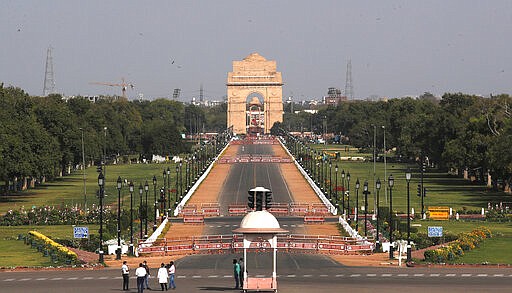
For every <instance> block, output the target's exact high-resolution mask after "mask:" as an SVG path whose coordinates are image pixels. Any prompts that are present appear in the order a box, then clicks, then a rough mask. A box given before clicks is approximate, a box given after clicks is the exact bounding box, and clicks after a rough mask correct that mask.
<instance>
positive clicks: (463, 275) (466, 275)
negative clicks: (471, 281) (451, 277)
mask: <svg viewBox="0 0 512 293" xmlns="http://www.w3.org/2000/svg"><path fill="white" fill-rule="evenodd" d="M460 276H461V277H471V274H461V275H460Z"/></svg>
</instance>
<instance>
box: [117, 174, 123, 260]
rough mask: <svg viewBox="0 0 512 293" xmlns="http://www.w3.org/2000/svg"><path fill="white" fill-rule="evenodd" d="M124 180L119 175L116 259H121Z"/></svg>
mask: <svg viewBox="0 0 512 293" xmlns="http://www.w3.org/2000/svg"><path fill="white" fill-rule="evenodd" d="M122 187H123V181H122V180H121V176H119V177H117V249H116V259H117V260H119V259H121V188H122Z"/></svg>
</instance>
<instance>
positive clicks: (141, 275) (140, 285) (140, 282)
mask: <svg viewBox="0 0 512 293" xmlns="http://www.w3.org/2000/svg"><path fill="white" fill-rule="evenodd" d="M135 276H137V292H138V293H143V292H144V279H145V278H146V269H145V268H144V266H143V265H142V263H139V267H138V268H137V269H136V270H135Z"/></svg>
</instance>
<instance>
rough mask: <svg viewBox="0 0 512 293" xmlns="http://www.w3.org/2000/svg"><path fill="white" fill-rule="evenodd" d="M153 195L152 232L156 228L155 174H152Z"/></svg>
mask: <svg viewBox="0 0 512 293" xmlns="http://www.w3.org/2000/svg"><path fill="white" fill-rule="evenodd" d="M153 195H154V197H155V198H154V199H155V200H154V201H153V202H154V204H153V232H155V230H156V203H157V201H156V176H155V175H153Z"/></svg>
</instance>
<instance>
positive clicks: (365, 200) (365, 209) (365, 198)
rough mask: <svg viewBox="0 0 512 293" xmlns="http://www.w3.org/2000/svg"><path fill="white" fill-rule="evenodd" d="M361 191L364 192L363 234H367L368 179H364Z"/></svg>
mask: <svg viewBox="0 0 512 293" xmlns="http://www.w3.org/2000/svg"><path fill="white" fill-rule="evenodd" d="M363 193H364V236H365V237H366V236H368V230H367V225H368V219H367V218H368V194H369V193H370V191H369V190H368V181H367V180H365V181H364V184H363Z"/></svg>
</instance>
